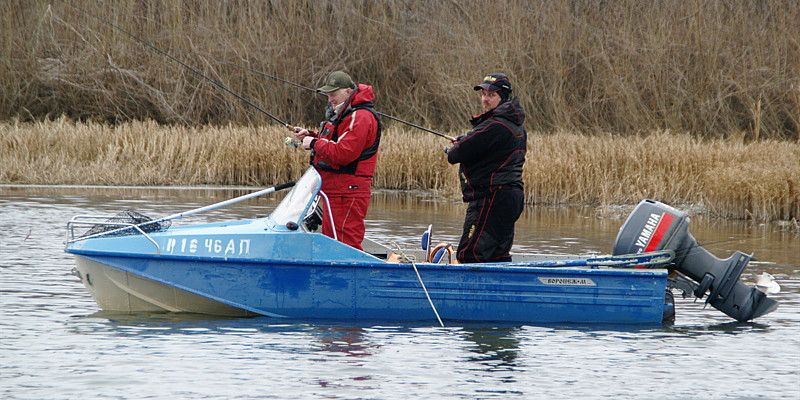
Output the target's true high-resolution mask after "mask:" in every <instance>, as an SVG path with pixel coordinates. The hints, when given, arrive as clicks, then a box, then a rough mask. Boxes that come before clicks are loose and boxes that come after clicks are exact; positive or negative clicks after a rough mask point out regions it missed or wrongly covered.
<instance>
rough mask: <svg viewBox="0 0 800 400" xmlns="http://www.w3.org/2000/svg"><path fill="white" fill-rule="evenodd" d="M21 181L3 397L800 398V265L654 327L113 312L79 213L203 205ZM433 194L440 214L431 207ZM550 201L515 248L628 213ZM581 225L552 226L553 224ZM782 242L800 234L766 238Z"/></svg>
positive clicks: (553, 248)
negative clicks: (730, 311)
mask: <svg viewBox="0 0 800 400" xmlns="http://www.w3.org/2000/svg"><path fill="white" fill-rule="evenodd" d="M5 193H6V192H4V191H3V189H2V188H0V230H2V231H3V232H5V235H4V236H3V237H2V238H0V271H2V273H0V302H1V303H2V304H1V305H2V307H0V377H2V381H0V397H2V398H9V399H15V398H19V399H34V398H37V399H38V398H48V399H55V398H311V397H324V398H390V399H391V398H396V399H405V398H423V397H424V398H446V399H450V398H492V399H508V398H519V399H528V398H562V399H573V398H598V397H613V398H642V397H646V398H653V399H675V398H748V397H759V398H769V399H797V398H800V388H798V385H797V382H798V379H800V372H799V371H800V272H798V271H800V262H798V263H791V264H789V265H786V264H781V263H775V264H770V263H756V264H754V265H753V266H751V269H750V270H748V272H747V273H746V275H745V279H746V280H748V281H752V280H754V279H755V276H756V275H758V274H760V273H761V272H762V271H766V272H769V273H771V274H773V275H774V276H775V277H776V279H778V281H779V283H780V284H781V286H782V291H781V293H779V294H778V295H776V296H775V297H776V298H777V299H778V300H779V301H780V303H781V304H780V307H779V308H778V310H777V311H775V312H774V313H772V314H769V315H767V316H765V317H763V318H761V319H759V320H758V321H757V322H753V323H744V324H742V323H736V322H731V321H730V320H729V319H728V318H727V317H725V316H724V315H722V314H721V313H719V312H717V311H716V310H713V309H711V308H703V302H702V301H700V302H693V301H691V300H689V299H681V298H680V296H678V299H677V300H676V308H677V311H678V317H677V321H676V324H675V325H674V326H668V327H663V328H647V329H636V328H631V327H619V326H611V327H605V326H575V325H564V326H558V325H556V326H491V325H489V326H486V325H475V326H468V325H465V326H448V327H445V328H439V327H435V326H433V321H431V323H430V324H429V325H426V324H417V325H416V326H415V325H409V326H395V325H393V324H386V323H384V324H365V325H358V324H346V323H340V324H320V323H310V322H307V321H275V320H271V319H269V318H238V319H237V318H227V319H226V318H209V317H207V316H198V315H187V314H142V315H113V314H106V313H103V312H100V311H98V309H97V306H96V305H95V303H94V301H93V300H92V299H91V297H90V296H89V294H88V292H87V291H86V290H85V289H84V288H83V287H82V285H81V284H80V282H79V280H78V279H77V278H76V277H74V276H72V275H71V274H70V270H71V269H72V266H73V263H72V260H71V259H70V257H69V256H68V255H66V254H65V253H64V252H63V251H62V242H63V240H64V237H65V230H64V225H65V222H66V220H68V218H69V217H70V216H72V215H76V214H91V213H109V212H113V211H115V210H119V209H122V208H130V206H131V205H135V206H136V208H137V209H141V210H142V211H144V212H145V213H147V214H149V215H167V214H170V213H173V212H175V211H182V210H185V209H187V207H188V206H187V204H185V203H180V202H179V201H178V200H176V201H173V202H171V201H170V200H169V199H170V196H164V195H163V194H161V195H159V196H162V197H158V199H159V201H158V202H152V201H151V202H148V201H144V200H140V199H137V198H133V199H128V200H124V201H122V200H120V201H116V200H114V199H113V195H112V194H109V192H107V191H106V192H103V194H102V196H100V195H98V197H96V198H95V197H91V196H82V195H81V194H79V193H75V192H73V193H62V194H61V195H60V196H43V195H36V194H35V193H33V194H31V195H30V196H25V195H20V193H19V192H15V193H14V196H13V197H12V196H7V195H5ZM126 193H127V192H126ZM147 196H150V195H147V194H145V195H143V196H142V199H147V198H148V197H147ZM151 197H152V196H151ZM184 197H186V196H184ZM190 198H191V197H190ZM209 200H210V201H208V202H207V203H212V202H214V201H217V200H221V199H213V198H211V199H209ZM270 204H272V203H270ZM381 206H382V207H384V208H385V209H384V210H381V209H377V208H374V207H373V209H371V210H370V221H368V223H367V226H368V230H369V231H370V234H371V235H373V237H378V238H380V239H382V240H383V241H397V242H399V243H401V244H404V245H413V246H416V245H417V244H418V237H419V234H420V233H421V232H422V230H423V229H424V227H426V226H427V224H428V223H434V235H435V236H434V240H438V241H449V242H457V240H458V237H459V235H460V230H461V221H462V216H463V215H461V213H463V207H460V206H458V207H444V206H442V205H441V204H439V205H437V204H432V203H429V202H422V203H420V204H419V205H418V206H417V208H416V211H415V209H412V210H411V212H410V214H411V215H410V216H406V217H404V218H402V219H398V218H397V215H401V214H404V213H406V211H408V208H407V205H402V206H398V208H401V207H402V208H403V209H402V211H403V213H401V212H400V211H397V210H393V209H392V207H393V205H392V202H391V201H383V202H382V203H381ZM434 206H435V207H437V208H436V210H437V213H438V214H435V213H432V212H431V209H430V208H428V209H426V208H425V207H434ZM254 208H258V207H254ZM252 212H253V210H251V209H249V208H248V207H246V206H243V207H241V208H238V209H235V211H234V213H235V214H236V215H251V214H252ZM258 212H259V213H263V212H264V211H263V210H262V209H261V208H259V209H258ZM549 212H550V211H546V212H545V211H540V212H538V213H536V218H540V219H534V218H533V217H531V216H528V217H526V218H523V219H521V220H520V223H519V224H518V232H523V233H522V234H519V235H518V236H519V237H518V240H517V243H516V247H515V249H516V250H519V249H524V250H527V251H535V252H541V253H547V252H552V253H560V252H574V250H575V248H580V249H582V250H584V251H585V252H590V253H602V252H605V251H607V249H608V248H609V247H610V243H609V242H610V240H612V239H613V237H614V236H615V235H616V227H612V226H610V225H613V224H591V223H589V224H587V223H586V221H587V220H586V219H585V218H578V219H570V218H568V217H565V216H564V215H558V216H557V217H553V219H552V220H545V219H543V218H548V217H547V215H548V214H547V213H549ZM552 212H554V213H559V211H557V210H554V211H552ZM222 216H224V214H222V213H216V214H212V216H211V217H213V218H220V217H222ZM209 218H210V217H209ZM198 220H204V219H202V218H199V219H198ZM553 221H557V222H553ZM570 221H573V222H574V226H567V225H564V226H563V230H562V233H561V234H548V232H549V230H548V229H546V227H547V228H552V227H557V226H560V225H558V224H569V223H573V222H570ZM589 221H590V222H591V220H589ZM537 226H538V227H537ZM592 229H596V230H592ZM582 232H585V233H586V235H585V236H583V235H582V234H581V233H582ZM703 234H704V235H705V236H708V235H709V232H708V231H704V232H703ZM758 234H762V232H759V233H758ZM719 235H720V236H725V237H728V236H732V235H731V234H729V233H726V232H720V233H719ZM737 235H738V233H737ZM734 236H735V235H734ZM593 238H598V239H597V240H595V239H593ZM708 240H713V239H708ZM781 240H783V242H781ZM776 241H777V242H778V243H784V246H787V247H790V248H794V247H793V246H797V241H793V242H786V240H785V239H776V240H769V241H759V240H755V239H753V240H752V242H753V243H756V242H758V243H760V242H765V243H766V242H769V243H775V242H776ZM745 250H751V251H757V252H758V253H760V254H770V253H774V254H784V253H781V251H782V250H781V248H776V249H773V248H768V249H763V250H759V249H758V248H752V249H745ZM726 251H728V249H721V250H719V253H720V254H722V253H724V252H726ZM789 253H790V250H786V253H785V254H789ZM785 259H791V258H790V256H787V257H786V258H785Z"/></svg>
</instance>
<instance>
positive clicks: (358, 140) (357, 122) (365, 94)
mask: <svg viewBox="0 0 800 400" xmlns="http://www.w3.org/2000/svg"><path fill="white" fill-rule="evenodd" d="M374 99H375V95H374V94H373V92H372V86H369V85H365V84H361V83H359V84H358V89H357V90H356V92H355V93H354V94H353V96H352V98H351V99H350V103H349V104H347V105H346V106H345V109H344V111H343V115H344V117H343V118H342V119H341V120H340V121H338V122H337V121H336V120H335V119H334V120H333V121H330V120H329V121H326V122H325V123H324V125H323V127H322V131H321V132H318V133H315V134H314V136H315V137H316V138H317V140H315V141H314V144H313V146H312V149H313V153H312V156H311V157H312V158H311V160H312V164H313V165H314V166H315V167H316V168H317V170H318V171H319V173H320V176H322V190H323V191H324V192H325V193H326V194H328V195H361V196H369V194H370V187H371V186H372V176H373V175H374V174H375V165H376V164H377V161H378V152H377V146H378V143H379V141H380V137H379V132H378V120H377V119H376V118H375V115H373V113H372V112H371V111H369V110H367V109H363V108H359V107H358V106H362V107H363V106H368V105H369V106H371V102H372V101H373V100H374ZM370 154H371V155H370ZM362 155H363V156H365V157H367V158H365V159H362V160H358V159H359V157H362ZM357 160H358V161H357ZM353 163H355V165H354V164H353ZM353 167H354V168H353ZM331 169H335V170H339V171H338V172H336V171H332V170H331ZM348 170H351V171H349V172H348Z"/></svg>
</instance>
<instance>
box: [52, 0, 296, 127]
mask: <svg viewBox="0 0 800 400" xmlns="http://www.w3.org/2000/svg"><path fill="white" fill-rule="evenodd" d="M65 4H66V5H67V6H69V7H71V8H72V9H74V10H76V11H78V12H79V13H81V14H84V15H88V16H89V17H91V18H94V19H96V20H98V21H100V22H101V23H103V24H105V25H108V26H110V27H112V28H114V29H116V30H118V31H120V32H122V33H124V34H125V35H127V36H128V37H130V38H131V39H133V40H134V41H136V42H138V43H139V44H141V45H143V46H145V47H147V48H149V49H151V50H153V51H155V52H157V53H159V54H161V55H163V56H165V57H167V58H169V59H170V60H172V61H175V62H176V63H178V64H180V65H181V66H183V67H184V68H186V69H188V70H189V71H191V72H192V73H194V74H195V75H197V76H199V77H201V78H203V79H205V80H207V81H209V82H211V83H212V84H214V85H215V86H217V87H218V88H220V89H222V90H224V91H225V92H227V93H229V94H231V95H233V96H234V97H236V98H237V99H239V100H241V101H242V102H244V103H245V104H247V105H249V106H250V107H253V108H255V109H256V110H258V111H260V112H261V113H263V114H264V115H266V116H268V117H269V118H271V119H272V120H273V121H275V122H277V123H279V124H281V125H283V126H284V127H285V128H289V129H294V127H292V126H291V125H289V123H288V122H286V121H283V120H281V119H280V118H278V117H276V116H274V115H272V114H270V113H269V112H267V111H266V110H264V109H263V108H261V107H259V106H258V105H257V104H256V103H255V102H254V101H252V100H250V99H249V98H247V97H245V96H243V95H241V94H239V93H236V92H234V91H233V90H231V89H228V87H227V86H225V85H224V84H223V83H222V82H220V81H217V80H216V79H212V78H209V77H208V76H206V75H205V74H203V73H202V72H200V71H199V70H197V69H196V68H194V67H192V66H190V65H188V64H186V63H184V62H183V61H181V60H179V59H177V58H175V57H173V56H172V55H171V54H169V53H167V52H166V51H164V50H161V49H159V48H158V47H156V46H155V45H153V44H151V43H149V42H147V41H145V40H143V39H140V38H139V37H137V36H135V35H134V34H132V33H130V32H128V31H126V30H125V29H122V28H121V27H119V26H117V25H116V24H113V23H111V22H109V21H107V20H105V19H102V18H100V17H97V16H95V15H93V14H91V13H89V12H86V11H84V10H82V9H80V8H78V7H77V6H75V5H73V4H71V3H70V2H65Z"/></svg>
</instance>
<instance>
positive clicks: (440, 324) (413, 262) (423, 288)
mask: <svg viewBox="0 0 800 400" xmlns="http://www.w3.org/2000/svg"><path fill="white" fill-rule="evenodd" d="M394 246H395V247H396V248H397V252H398V253H400V255H401V256H403V258H405V259H406V260H408V261H409V262H411V266H412V267H413V268H414V273H416V274H417V281H419V284H420V286H422V291H423V292H425V297H426V298H427V299H428V304H430V305H431V309H432V310H433V314H434V315H436V320H437V321H439V326H441V327H442V328H444V322H442V318H441V317H440V316H439V312H438V311H436V306H435V305H433V300H431V295H430V294H428V288H426V287H425V282H423V281H422V276H420V274H419V270H418V269H417V263H416V262H415V261H414V260H413V259H411V258H410V257H408V256H407V255H406V254H405V253H404V252H403V249H401V248H400V245H399V244H397V243H394Z"/></svg>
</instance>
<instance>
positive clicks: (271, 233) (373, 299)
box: [66, 174, 667, 324]
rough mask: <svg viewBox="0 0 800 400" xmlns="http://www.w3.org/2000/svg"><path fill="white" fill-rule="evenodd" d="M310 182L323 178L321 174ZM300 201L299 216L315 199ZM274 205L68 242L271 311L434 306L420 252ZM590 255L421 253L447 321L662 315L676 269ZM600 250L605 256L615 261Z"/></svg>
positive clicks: (372, 316)
mask: <svg viewBox="0 0 800 400" xmlns="http://www.w3.org/2000/svg"><path fill="white" fill-rule="evenodd" d="M307 175H308V174H307ZM313 175H316V174H313ZM313 175H312V178H313ZM317 176H318V175H317ZM304 179H305V177H304ZM298 186H302V185H300V182H298ZM305 187H311V188H312V189H313V190H315V191H317V190H319V185H310V186H309V185H306V186H305ZM294 190H298V188H297V187H296V188H295V189H293V191H294ZM294 195H295V196H296V195H297V194H294ZM289 196H293V194H292V193H291V192H290V193H289V194H288V195H287V197H289ZM302 198H304V199H307V198H309V197H308V196H302ZM310 198H312V199H313V196H311V197H310ZM279 208H280V206H279ZM295 208H296V209H297V210H298V212H299V214H298V215H297V220H296V222H297V223H300V222H302V221H301V220H302V216H303V215H305V213H307V212H308V207H307V206H306V205H300V206H296V207H295ZM290 214H291V213H290ZM273 216H274V213H273ZM273 216H271V217H268V218H263V219H252V220H244V221H232V222H221V223H213V224H202V225H193V226H187V227H172V228H170V229H169V230H167V231H165V232H158V233H152V234H150V236H151V238H152V239H153V240H154V241H155V242H156V243H157V244H158V248H156V246H154V245H153V243H151V242H150V241H149V240H148V239H147V238H145V237H144V236H142V235H131V236H119V237H99V238H92V239H88V240H79V241H76V242H73V243H69V244H68V246H67V248H66V251H67V252H69V253H72V254H75V255H76V256H78V257H87V258H89V259H91V260H93V261H96V262H98V263H101V264H104V265H106V266H108V267H111V268H116V269H119V270H122V271H127V272H129V273H132V274H135V275H137V276H140V277H143V278H146V279H150V280H153V281H156V282H160V283H163V284H165V285H168V286H171V287H175V288H178V289H182V290H185V291H188V292H191V293H194V294H197V295H200V296H204V297H206V298H209V299H213V300H216V301H219V302H221V303H224V304H228V305H230V306H233V307H237V308H241V309H244V310H248V311H252V312H254V313H258V314H263V315H268V316H274V317H288V318H301V319H302V318H309V319H337V320H359V319H362V320H391V321H421V320H432V319H433V318H434V315H433V311H432V310H431V307H430V305H429V304H428V302H427V300H426V298H425V294H424V293H423V291H422V288H421V287H420V285H419V282H418V281H417V279H416V275H415V273H414V270H413V268H412V266H411V265H410V264H397V263H388V262H386V261H385V260H382V259H379V258H377V257H374V256H372V255H370V254H367V253H364V252H361V251H359V250H356V249H354V248H352V247H349V246H347V245H344V244H342V243H340V242H337V241H334V240H333V239H330V238H328V237H326V236H323V235H321V234H318V233H308V232H304V231H302V230H290V229H288V228H286V226H285V225H282V224H279V223H276V221H275V220H274V218H273ZM291 218H294V217H291ZM662 256H663V255H662ZM591 260H600V258H594V259H593V258H582V259H575V260H568V262H565V261H550V262H543V263H540V265H538V266H537V265H536V263H519V262H517V263H507V264H503V263H494V264H465V265H439V264H431V263H417V264H416V265H417V268H418V269H419V272H420V274H421V276H422V278H423V280H424V282H425V285H426V286H427V288H428V291H429V293H430V296H431V299H432V301H433V302H434V304H435V305H436V308H437V310H438V311H439V313H440V315H441V316H442V319H444V320H445V321H504V322H543V323H544V322H580V323H628V324H660V323H661V319H662V315H663V312H664V308H665V304H664V303H665V301H664V293H665V289H666V280H667V271H666V270H663V269H658V270H654V269H593V268H592V261H591ZM601 261H602V262H600V263H599V264H597V265H604V266H609V261H608V260H601ZM640 261H641V259H640ZM621 265H622V264H620V266H621ZM626 265H631V264H626ZM581 266H584V268H581ZM611 266H613V265H611Z"/></svg>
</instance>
